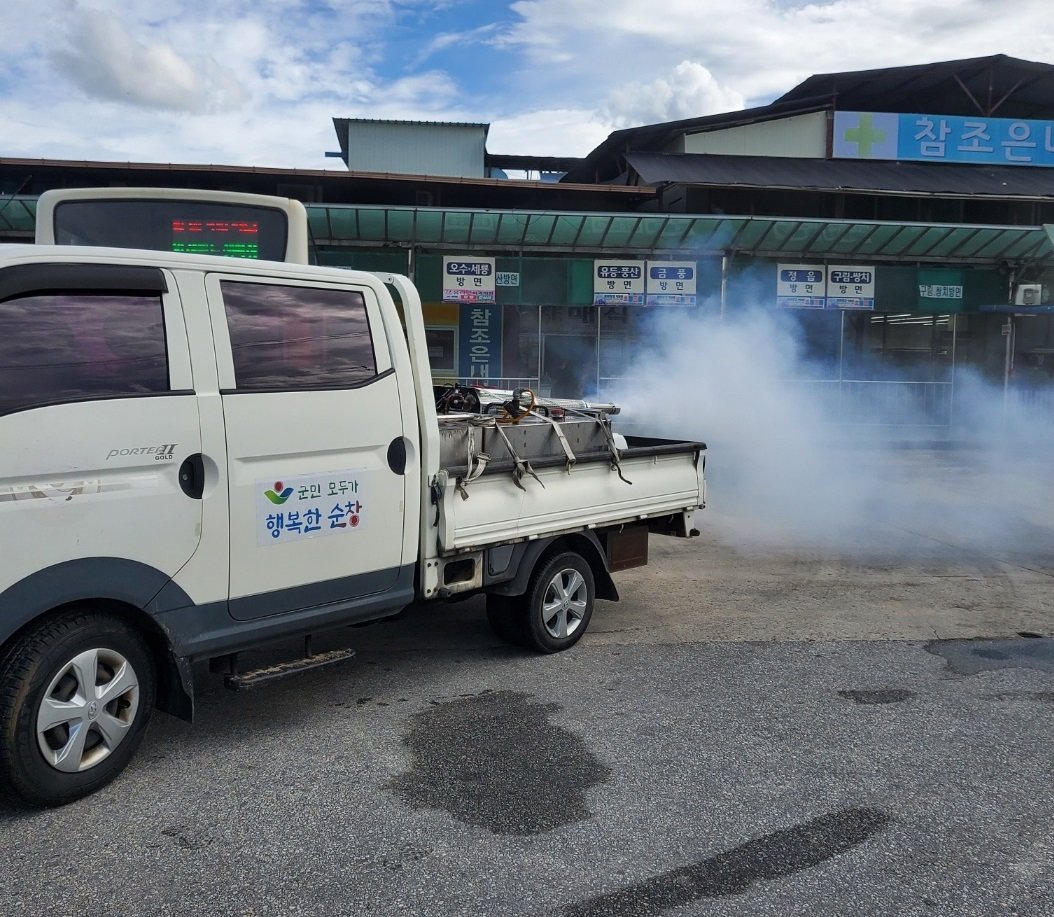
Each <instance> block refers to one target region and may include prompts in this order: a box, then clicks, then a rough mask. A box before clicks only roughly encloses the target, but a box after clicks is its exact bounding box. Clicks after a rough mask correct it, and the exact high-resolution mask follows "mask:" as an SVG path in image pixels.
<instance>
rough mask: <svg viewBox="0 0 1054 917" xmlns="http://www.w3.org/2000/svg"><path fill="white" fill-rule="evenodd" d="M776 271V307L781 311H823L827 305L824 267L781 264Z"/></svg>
mask: <svg viewBox="0 0 1054 917" xmlns="http://www.w3.org/2000/svg"><path fill="white" fill-rule="evenodd" d="M776 271H777V273H776V305H777V306H779V307H780V308H781V309H823V308H824V307H825V306H826V305H827V268H826V267H824V265H822V264H779V265H777V266H776Z"/></svg>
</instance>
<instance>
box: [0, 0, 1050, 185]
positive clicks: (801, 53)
mask: <svg viewBox="0 0 1054 917" xmlns="http://www.w3.org/2000/svg"><path fill="white" fill-rule="evenodd" d="M1048 10H1049V4H1048V2H1047V0H1014V2H1013V3H1010V2H1006V0H1004V2H1002V3H1001V2H995V0H955V2H950V0H943V2H938V0H883V2H878V0H814V2H812V3H799V2H792V0H739V2H737V3H729V2H727V0H649V2H642V0H516V2H512V3H509V2H483V0H332V2H326V0H253V2H250V0H209V2H205V0H166V2H165V3H164V4H159V3H157V2H156V0H0V30H2V34H3V35H4V54H3V56H2V58H0V156H17V157H30V158H55V159H89V160H107V161H119V162H129V161H131V162H179V163H210V162H211V163H223V164H234V165H261V166H279V167H294V168H330V169H336V168H339V167H340V162H339V160H333V159H326V158H325V156H324V154H325V152H326V151H327V150H335V149H337V147H338V144H337V139H336V135H335V133H334V130H333V126H332V118H333V117H353V118H408V119H420V120H443V121H472V122H486V123H489V124H491V131H490V137H489V142H488V148H489V149H490V150H491V152H495V153H528V154H536V155H567V156H582V155H585V154H586V153H587V152H589V150H590V149H592V148H593V147H594V146H595V145H596V144H597V143H599V142H600V141H601V140H603V139H604V137H606V136H607V135H608V134H609V133H610V132H611V131H613V130H617V129H620V128H623V127H629V126H632V125H636V124H646V123H653V122H657V121H664V120H671V119H674V118H685V117H694V116H698V115H705V114H712V113H714V112H720V111H730V110H734V109H737V108H741V107H744V106H746V105H752V104H761V103H764V102H768V101H770V100H771V99H772V98H774V97H776V96H778V95H780V94H782V93H783V92H785V91H786V90H788V89H790V88H791V87H792V86H794V85H795V84H796V83H798V82H800V81H801V80H802V79H804V78H805V77H807V76H809V75H810V74H812V73H823V72H831V71H841V70H853V69H864V68H872V67H887V66H896V65H900V64H915V63H925V62H928V61H935V60H949V59H954V58H960V57H974V56H981V55H986V54H996V53H1005V54H1010V55H1013V56H1016V57H1023V58H1026V59H1030V60H1045V61H1048V62H1054V25H1052V21H1054V17H1051V16H1050V15H1049V12H1048ZM1011 11H1012V14H1010V15H1008V14H1007V13H1010V12H1011Z"/></svg>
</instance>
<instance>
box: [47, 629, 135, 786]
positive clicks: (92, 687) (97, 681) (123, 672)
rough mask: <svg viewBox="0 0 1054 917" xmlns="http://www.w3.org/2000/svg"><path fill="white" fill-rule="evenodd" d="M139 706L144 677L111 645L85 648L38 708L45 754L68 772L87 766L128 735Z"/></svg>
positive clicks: (84, 768) (83, 768) (70, 663)
mask: <svg viewBox="0 0 1054 917" xmlns="http://www.w3.org/2000/svg"><path fill="white" fill-rule="evenodd" d="M138 709H139V679H138V677H137V676H136V674H135V669H133V668H132V666H131V663H129V661H128V660H127V659H125V657H124V656H122V655H121V654H120V653H118V652H116V651H115V650H110V649H93V650H85V651H84V652H83V653H79V654H78V655H76V656H74V657H73V659H71V660H70V661H69V662H67V663H66V665H64V666H63V667H62V668H61V669H60V670H59V672H58V674H57V675H55V677H54V678H53V679H52V680H51V684H50V685H48V689H47V691H45V692H44V699H43V700H42V701H41V702H40V709H39V710H38V711H37V744H38V745H39V746H40V751H41V753H42V754H43V755H44V760H45V761H47V762H48V764H50V765H51V766H52V767H54V768H56V769H57V770H60V771H65V772H67V773H77V772H78V771H86V770H88V768H91V767H94V766H95V765H96V764H98V763H99V762H100V761H102V760H103V759H104V758H106V757H107V756H109V755H110V753H111V752H113V751H114V749H116V748H117V746H118V745H120V744H121V742H123V741H124V738H125V736H126V735H128V729H129V727H130V726H131V725H132V722H133V721H134V720H135V714H136V710H138Z"/></svg>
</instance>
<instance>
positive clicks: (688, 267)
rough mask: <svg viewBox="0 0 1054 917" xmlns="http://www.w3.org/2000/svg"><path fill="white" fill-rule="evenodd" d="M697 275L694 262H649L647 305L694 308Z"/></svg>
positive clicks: (645, 298) (646, 291)
mask: <svg viewBox="0 0 1054 917" xmlns="http://www.w3.org/2000/svg"><path fill="white" fill-rule="evenodd" d="M695 275H696V265H695V262H694V261H649V262H648V277H647V284H646V289H645V297H644V302H645V304H646V305H649V306H694V305H695Z"/></svg>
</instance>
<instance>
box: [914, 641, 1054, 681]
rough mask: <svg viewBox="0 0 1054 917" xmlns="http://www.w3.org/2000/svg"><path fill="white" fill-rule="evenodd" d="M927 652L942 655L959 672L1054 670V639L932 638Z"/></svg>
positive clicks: (972, 673)
mask: <svg viewBox="0 0 1054 917" xmlns="http://www.w3.org/2000/svg"><path fill="white" fill-rule="evenodd" d="M926 651H927V652H930V653H933V654H934V655H935V656H941V657H943V658H944V660H945V662H947V664H948V668H949V669H951V670H952V671H953V672H955V673H957V674H959V675H976V674H977V673H978V672H994V671H996V670H998V669H1015V668H1017V669H1040V670H1042V671H1046V672H1054V639H1050V638H1049V637H1041V638H1035V637H1026V638H1021V639H1014V640H932V641H930V642H929V643H927V644H926Z"/></svg>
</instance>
